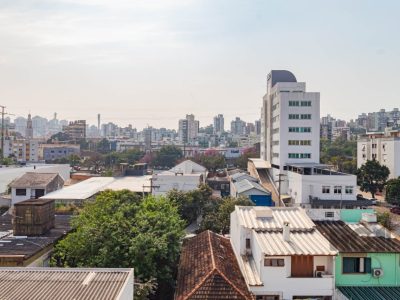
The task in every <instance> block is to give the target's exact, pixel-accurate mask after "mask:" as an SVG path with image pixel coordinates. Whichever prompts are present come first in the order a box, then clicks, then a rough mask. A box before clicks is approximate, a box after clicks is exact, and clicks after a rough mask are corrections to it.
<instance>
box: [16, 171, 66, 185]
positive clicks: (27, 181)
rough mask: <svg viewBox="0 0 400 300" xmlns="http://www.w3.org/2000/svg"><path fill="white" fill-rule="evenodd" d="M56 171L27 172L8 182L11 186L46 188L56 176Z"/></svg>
mask: <svg viewBox="0 0 400 300" xmlns="http://www.w3.org/2000/svg"><path fill="white" fill-rule="evenodd" d="M57 176H59V175H58V174H57V173H35V172H27V173H25V174H24V175H22V176H21V177H19V178H17V179H14V180H13V181H12V182H11V183H10V187H12V188H46V186H47V185H48V184H50V183H51V182H52V181H53V180H54V179H56V177H57Z"/></svg>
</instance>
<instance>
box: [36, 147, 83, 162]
mask: <svg viewBox="0 0 400 300" xmlns="http://www.w3.org/2000/svg"><path fill="white" fill-rule="evenodd" d="M80 153H81V147H80V145H76V144H41V145H39V158H40V159H42V160H44V161H52V160H56V159H61V158H68V157H69V156H71V155H78V156H79V155H80Z"/></svg>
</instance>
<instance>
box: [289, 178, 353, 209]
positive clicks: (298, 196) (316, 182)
mask: <svg viewBox="0 0 400 300" xmlns="http://www.w3.org/2000/svg"><path fill="white" fill-rule="evenodd" d="M287 182H288V194H289V195H290V196H291V197H292V199H293V202H294V203H295V204H303V203H310V201H309V196H310V195H311V196H312V197H318V198H319V199H321V200H356V187H357V177H356V176H355V175H350V174H344V175H302V174H298V173H295V172H287ZM323 186H330V193H329V194H323V193H322V187H323ZM334 186H341V187H342V194H334ZM346 186H352V187H353V193H352V194H346V193H345V188H346Z"/></svg>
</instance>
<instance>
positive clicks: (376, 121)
mask: <svg viewBox="0 0 400 300" xmlns="http://www.w3.org/2000/svg"><path fill="white" fill-rule="evenodd" d="M355 123H356V125H357V126H359V127H362V128H365V129H366V130H367V131H383V130H384V129H385V128H386V127H388V126H398V125H400V111H399V109H398V108H393V110H392V111H386V110H385V109H381V110H380V111H378V112H372V113H368V114H367V113H363V114H361V115H359V116H358V118H357V119H356V120H355Z"/></svg>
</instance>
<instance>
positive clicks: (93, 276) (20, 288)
mask: <svg viewBox="0 0 400 300" xmlns="http://www.w3.org/2000/svg"><path fill="white" fill-rule="evenodd" d="M0 290H1V299H4V300H12V299H41V300H53V299H76V300H83V299H85V300H132V299H133V290H134V286H133V269H122V268H111V269H97V268H64V269H62V268H0Z"/></svg>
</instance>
